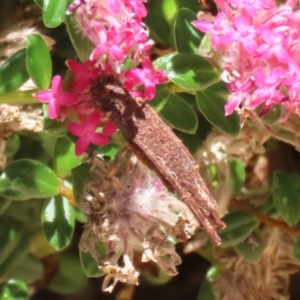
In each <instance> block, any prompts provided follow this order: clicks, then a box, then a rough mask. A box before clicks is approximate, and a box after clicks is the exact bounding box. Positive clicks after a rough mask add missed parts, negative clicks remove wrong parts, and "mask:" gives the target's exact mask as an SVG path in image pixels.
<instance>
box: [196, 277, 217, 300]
mask: <svg viewBox="0 0 300 300" xmlns="http://www.w3.org/2000/svg"><path fill="white" fill-rule="evenodd" d="M216 299H217V297H216V296H215V294H214V288H213V285H212V283H211V282H209V281H208V280H207V279H205V280H204V282H203V283H202V285H201V288H200V291H199V294H198V296H197V300H216Z"/></svg>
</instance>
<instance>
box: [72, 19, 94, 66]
mask: <svg viewBox="0 0 300 300" xmlns="http://www.w3.org/2000/svg"><path fill="white" fill-rule="evenodd" d="M66 26H67V31H68V33H69V37H70V39H71V42H72V44H73V46H74V49H75V51H76V53H77V55H78V57H79V59H80V60H81V61H86V60H87V59H89V57H90V54H91V52H92V50H93V48H94V46H93V44H92V42H91V41H90V40H89V39H88V38H87V37H86V35H84V34H82V32H80V30H78V25H77V22H76V21H75V20H74V17H73V16H72V15H70V16H66Z"/></svg>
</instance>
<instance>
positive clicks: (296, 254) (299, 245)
mask: <svg viewBox="0 0 300 300" xmlns="http://www.w3.org/2000/svg"><path fill="white" fill-rule="evenodd" d="M292 257H293V258H294V259H295V260H298V261H300V236H299V237H298V239H297V242H296V245H295V248H294V251H293V254H292Z"/></svg>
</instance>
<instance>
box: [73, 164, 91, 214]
mask: <svg viewBox="0 0 300 300" xmlns="http://www.w3.org/2000/svg"><path fill="white" fill-rule="evenodd" d="M90 168H91V165H90V164H88V163H82V164H81V165H79V166H78V167H76V168H74V169H72V182H73V195H74V198H75V201H76V204H77V206H78V207H79V208H81V209H82V208H83V204H82V199H83V193H84V187H85V185H86V183H87V181H88V180H89V178H90V176H91V173H90Z"/></svg>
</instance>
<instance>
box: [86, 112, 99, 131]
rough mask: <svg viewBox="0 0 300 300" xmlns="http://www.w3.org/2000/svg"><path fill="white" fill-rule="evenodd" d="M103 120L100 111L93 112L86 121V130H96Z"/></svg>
mask: <svg viewBox="0 0 300 300" xmlns="http://www.w3.org/2000/svg"><path fill="white" fill-rule="evenodd" d="M100 120H101V115H100V113H99V112H98V111H95V112H93V113H92V114H91V115H90V116H89V117H88V119H87V121H86V122H85V124H84V125H85V127H86V130H88V131H92V132H93V131H95V130H96V129H97V128H98V126H99V123H100Z"/></svg>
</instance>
